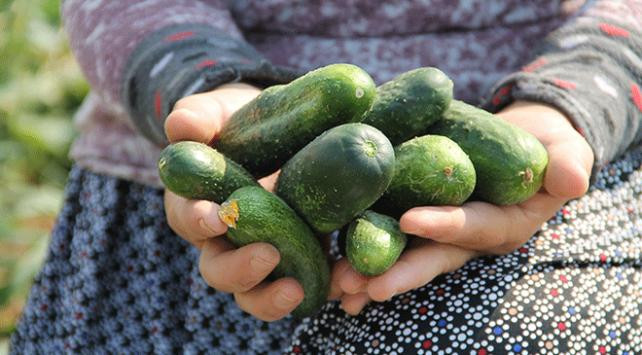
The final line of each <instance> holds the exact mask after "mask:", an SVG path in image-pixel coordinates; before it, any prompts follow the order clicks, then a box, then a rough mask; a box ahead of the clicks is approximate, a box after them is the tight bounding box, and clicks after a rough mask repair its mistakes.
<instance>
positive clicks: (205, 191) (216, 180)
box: [158, 141, 258, 203]
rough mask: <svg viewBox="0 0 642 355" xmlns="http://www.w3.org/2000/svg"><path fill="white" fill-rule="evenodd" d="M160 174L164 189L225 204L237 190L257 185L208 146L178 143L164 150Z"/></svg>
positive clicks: (248, 175)
mask: <svg viewBox="0 0 642 355" xmlns="http://www.w3.org/2000/svg"><path fill="white" fill-rule="evenodd" d="M158 173H159V175H160V178H161V180H162V181H163V184H164V185H165V187H167V188H168V189H169V190H170V191H172V192H173V193H175V194H177V195H180V196H183V197H185V198H189V199H198V200H209V201H214V202H216V203H221V202H223V201H224V200H225V199H226V198H227V196H229V195H230V194H231V193H232V192H233V191H234V190H236V189H238V188H239V187H243V186H248V185H257V186H258V183H257V182H256V180H254V178H253V177H252V175H250V173H248V172H247V171H245V169H243V167H241V166H240V165H238V164H236V163H235V162H233V161H231V160H230V159H227V158H226V157H224V156H223V155H222V154H221V153H219V152H217V151H216V150H214V149H212V148H211V147H209V146H208V145H206V144H202V143H197V142H189V141H184V142H178V143H174V144H171V145H168V146H167V147H165V149H163V151H162V152H161V154H160V158H159V160H158Z"/></svg>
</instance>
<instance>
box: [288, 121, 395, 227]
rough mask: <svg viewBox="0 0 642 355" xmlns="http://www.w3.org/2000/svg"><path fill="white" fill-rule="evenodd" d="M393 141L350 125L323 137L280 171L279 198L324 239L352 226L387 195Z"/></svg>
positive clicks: (369, 129) (369, 128)
mask: <svg viewBox="0 0 642 355" xmlns="http://www.w3.org/2000/svg"><path fill="white" fill-rule="evenodd" d="M394 164H395V156H394V150H393V148H392V145H391V144H390V141H389V140H388V139H387V138H386V136H384V135H383V133H381V131H379V130H378V129H376V128H374V127H372V126H369V125H366V124H362V123H347V124H343V125H341V126H337V127H334V128H332V129H329V130H328V131H326V132H324V133H323V134H322V135H320V136H319V137H317V138H316V139H315V140H314V141H312V142H310V144H308V145H307V146H305V147H304V148H303V149H301V151H299V152H298V153H297V154H296V155H295V156H294V157H292V159H290V160H289V161H288V162H287V163H286V164H285V165H284V166H283V168H282V169H281V174H280V175H279V178H278V180H277V186H276V194H277V195H279V196H281V197H282V198H283V199H284V200H285V201H286V202H287V203H288V204H289V205H290V206H292V208H293V209H294V210H295V211H297V212H298V213H299V215H300V216H301V217H303V219H305V220H306V222H308V224H309V225H310V227H312V229H313V230H314V231H315V232H317V233H320V234H325V233H330V232H332V231H334V230H336V229H338V228H340V227H341V226H343V225H345V224H347V223H349V222H350V221H351V220H352V219H353V218H354V217H355V216H357V215H358V214H359V213H360V212H362V211H364V210H365V209H366V208H368V207H370V205H372V204H373V203H374V202H375V201H376V200H377V199H379V197H381V195H382V194H383V192H384V191H385V190H386V188H387V187H388V184H389V183H390V180H391V179H392V174H393V173H394Z"/></svg>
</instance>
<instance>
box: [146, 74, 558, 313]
mask: <svg viewBox="0 0 642 355" xmlns="http://www.w3.org/2000/svg"><path fill="white" fill-rule="evenodd" d="M547 163H548V156H547V153H546V150H545V148H544V147H543V146H542V144H541V143H540V142H539V141H538V140H537V139H536V138H535V137H534V136H532V135H531V134H529V133H528V132H526V131H524V130H522V129H520V128H518V127H516V126H513V125H511V124H509V123H508V122H506V121H504V120H501V119H499V118H496V117H495V116H493V115H492V114H491V113H489V112H486V111H484V110H482V109H479V108H476V107H473V106H470V105H468V104H466V103H464V102H461V101H457V100H453V83H452V81H451V80H450V79H449V78H448V77H447V76H446V75H445V74H444V73H443V72H441V71H440V70H438V69H436V68H418V69H415V70H412V71H409V72H406V73H404V74H401V75H399V76H398V77H396V78H394V79H393V80H391V81H389V82H387V83H384V84H382V85H380V86H378V87H377V86H375V84H374V82H373V80H372V78H371V77H370V76H369V75H368V73H366V72H365V71H364V70H362V69H361V68H359V67H357V66H354V65H351V64H333V65H329V66H326V67H323V68H319V69H317V70H314V71H311V72H309V73H308V74H306V75H304V76H302V77H300V78H298V79H296V80H294V81H293V82H291V83H289V84H287V85H276V86H272V87H269V88H267V89H265V90H264V91H263V92H262V93H261V94H260V95H259V96H257V97H256V98H255V99H254V100H252V101H251V102H249V103H247V104H246V105H245V106H243V107H242V108H241V109H239V110H238V111H237V112H236V113H234V115H233V116H232V117H231V118H230V120H229V121H228V123H227V124H226V125H225V126H224V127H223V129H222V131H221V132H220V135H219V136H218V138H217V140H216V142H215V143H214V148H213V147H210V146H207V145H205V144H200V143H195V142H179V143H175V144H172V145H169V146H168V147H166V148H165V149H164V150H163V151H162V153H161V157H160V160H159V162H158V167H159V173H160V177H161V179H162V181H163V183H164V184H165V186H166V187H167V188H168V189H169V190H171V191H173V192H174V193H176V194H179V195H181V196H184V197H186V198H191V199H207V200H210V201H214V202H216V203H219V204H221V208H220V211H219V217H220V218H221V220H222V221H223V222H224V223H226V224H227V226H228V227H229V228H228V231H227V238H228V239H229V240H230V241H231V242H232V243H234V244H235V245H236V246H243V245H246V244H249V243H254V242H258V241H261V242H268V243H271V244H273V245H274V246H275V247H276V248H277V249H278V250H279V252H280V253H281V262H280V263H279V265H278V266H277V268H276V269H275V270H274V272H273V275H274V277H294V278H296V279H297V280H298V281H299V282H300V283H301V285H302V286H303V289H304V292H305V297H304V300H303V302H302V303H301V304H300V305H299V306H298V307H297V308H296V309H295V310H294V312H293V315H294V316H296V317H305V316H309V315H312V314H314V313H315V312H316V311H317V310H318V309H319V308H320V307H321V306H322V305H323V304H324V302H325V300H326V298H327V295H328V292H329V283H330V271H329V265H328V262H327V258H326V256H325V252H324V251H323V248H322V246H321V242H320V239H321V238H323V236H325V235H327V234H328V233H331V232H333V231H335V230H341V231H342V233H341V234H342V235H341V238H340V240H341V241H342V244H343V245H342V248H343V252H344V254H345V256H346V257H347V258H348V260H349V262H350V263H351V264H352V266H353V267H354V268H355V270H357V271H359V272H361V273H362V274H364V275H368V276H374V275H379V274H381V273H383V272H384V271H386V270H387V269H388V268H389V267H390V266H392V265H393V264H394V263H395V261H396V260H397V258H398V257H399V255H400V254H401V252H402V251H403V249H404V247H405V245H406V241H407V238H408V237H407V236H406V235H405V234H404V233H402V232H401V231H400V229H399V223H398V218H399V216H400V215H401V214H402V213H403V212H405V211H406V210H408V209H410V208H412V207H416V206H426V205H461V204H463V203H464V202H465V201H468V200H471V199H475V200H482V201H487V202H490V203H493V204H497V205H509V204H516V203H520V202H522V201H524V200H526V199H528V198H529V197H531V196H532V195H533V194H535V193H536V192H537V191H538V190H539V188H540V187H541V185H542V180H543V177H544V172H545V169H546V165H547ZM279 168H280V169H281V172H280V174H279V177H278V180H277V183H276V188H275V192H274V193H270V192H267V191H266V190H264V189H263V188H261V187H260V186H259V185H258V183H257V182H256V178H259V177H262V176H265V175H268V174H270V173H273V172H274V171H276V170H277V169H279Z"/></svg>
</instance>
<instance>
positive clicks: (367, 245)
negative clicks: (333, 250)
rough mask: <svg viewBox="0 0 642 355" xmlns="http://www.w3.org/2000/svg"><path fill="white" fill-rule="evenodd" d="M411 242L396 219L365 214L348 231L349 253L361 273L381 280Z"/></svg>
mask: <svg viewBox="0 0 642 355" xmlns="http://www.w3.org/2000/svg"><path fill="white" fill-rule="evenodd" d="M407 240H408V237H407V236H406V234H405V233H403V232H402V231H401V230H400V229H399V222H397V220H396V219H394V218H392V217H389V216H386V215H383V214H379V213H376V212H373V211H365V212H363V213H362V214H361V215H360V216H359V217H357V218H356V219H355V220H354V221H352V223H350V226H349V227H348V230H347V232H346V236H345V243H346V245H345V253H346V256H347V258H348V261H349V262H350V265H352V267H353V268H354V269H355V270H356V271H357V272H359V273H361V274H363V275H365V276H377V275H380V274H383V273H384V272H385V271H386V270H388V269H389V268H390V267H391V266H392V265H393V264H394V263H395V262H396V261H397V259H398V258H399V255H401V252H402V251H403V249H404V248H405V247H406V242H407Z"/></svg>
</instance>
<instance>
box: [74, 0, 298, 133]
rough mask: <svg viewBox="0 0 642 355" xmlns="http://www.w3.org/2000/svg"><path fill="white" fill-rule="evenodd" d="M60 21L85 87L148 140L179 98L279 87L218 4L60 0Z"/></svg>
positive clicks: (283, 78) (286, 76)
mask: <svg viewBox="0 0 642 355" xmlns="http://www.w3.org/2000/svg"><path fill="white" fill-rule="evenodd" d="M62 17H63V21H64V24H65V29H66V31H67V33H68V35H69V39H70V43H71V47H72V50H73V52H74V54H75V56H76V58H77V60H78V62H79V64H80V66H81V68H82V69H83V71H84V73H85V76H86V77H87V79H88V81H89V83H90V85H91V86H92V90H93V91H94V92H95V93H97V94H98V95H100V96H101V98H102V99H103V101H104V102H106V103H107V104H109V105H111V106H112V107H113V108H114V109H116V110H122V111H124V112H127V113H128V114H129V117H130V119H131V121H132V123H133V125H134V126H135V127H136V128H137V129H138V131H139V132H140V133H141V134H142V135H143V136H145V137H147V138H148V139H150V140H151V141H152V142H154V143H156V144H159V145H163V144H165V143H166V137H165V133H164V130H163V124H164V120H165V118H166V116H167V114H168V113H169V111H170V110H171V109H172V107H173V105H174V103H175V102H176V101H178V100H179V99H180V98H181V97H184V96H186V95H190V94H193V93H196V92H202V91H205V90H208V89H212V88H215V87H216V86H218V85H221V84H223V83H226V82H231V81H239V80H243V81H247V82H253V83H256V84H259V85H270V84H275V83H284V82H287V81H290V80H292V79H293V78H294V77H295V76H296V74H297V73H294V72H293V71H291V70H288V69H285V68H276V67H274V66H272V65H271V64H270V63H269V62H268V61H267V60H266V59H265V58H264V57H263V56H262V55H261V54H259V53H258V52H257V51H256V50H254V49H253V48H252V47H251V46H250V45H248V44H247V43H246V42H245V41H244V39H243V36H242V33H241V31H240V30H239V28H238V27H237V26H236V24H235V22H234V20H233V18H232V16H231V14H230V12H229V10H228V9H227V7H226V5H225V2H224V1H222V0H208V1H188V0H146V1H139V2H136V1H112V0H92V1H85V0H66V1H64V2H63V4H62Z"/></svg>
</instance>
